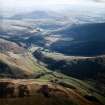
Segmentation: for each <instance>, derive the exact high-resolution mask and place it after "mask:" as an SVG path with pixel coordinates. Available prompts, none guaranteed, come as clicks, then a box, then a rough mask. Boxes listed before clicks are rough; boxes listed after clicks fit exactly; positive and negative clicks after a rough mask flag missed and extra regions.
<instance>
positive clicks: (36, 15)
mask: <svg viewBox="0 0 105 105" xmlns="http://www.w3.org/2000/svg"><path fill="white" fill-rule="evenodd" d="M10 18H11V19H24V18H25V19H48V18H57V19H59V18H63V17H62V16H60V15H59V14H58V13H56V12H52V11H33V12H28V13H20V14H16V15H14V16H12V17H10Z"/></svg>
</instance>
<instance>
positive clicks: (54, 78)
mask: <svg viewBox="0 0 105 105" xmlns="http://www.w3.org/2000/svg"><path fill="white" fill-rule="evenodd" d="M79 16H80V15H78V16H77V17H75V15H73V14H72V15H71V18H72V19H74V20H72V19H71V18H69V17H70V16H69V15H67V14H66V13H65V14H62V13H57V12H53V11H50V12H48V11H47V12H44V11H33V12H30V13H24V14H15V15H13V16H11V17H5V18H4V19H0V23H1V25H0V105H14V104H15V105H26V104H28V105H35V104H36V105H54V104H55V105H84V104H86V105H105V23H104V22H103V21H101V22H96V20H97V19H98V18H97V17H95V18H94V21H95V22H94V21H93V22H92V21H91V18H93V17H89V19H90V20H88V21H87V19H86V17H84V15H81V17H79ZM96 16H97V15H96ZM74 17H75V18H74ZM80 18H81V20H80ZM76 20H78V21H79V23H78V22H75V21H76ZM42 100H43V103H42Z"/></svg>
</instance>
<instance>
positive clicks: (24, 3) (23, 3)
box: [0, 0, 105, 13]
mask: <svg viewBox="0 0 105 105" xmlns="http://www.w3.org/2000/svg"><path fill="white" fill-rule="evenodd" d="M72 4H76V5H87V6H88V5H104V4H105V0H0V12H2V13H5V12H6V11H8V12H9V11H10V12H16V11H30V10H34V9H55V10H56V9H57V8H61V7H64V5H72Z"/></svg>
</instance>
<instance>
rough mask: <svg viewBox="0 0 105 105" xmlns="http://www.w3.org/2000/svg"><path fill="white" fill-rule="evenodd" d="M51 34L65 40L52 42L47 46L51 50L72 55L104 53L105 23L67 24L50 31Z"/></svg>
mask: <svg viewBox="0 0 105 105" xmlns="http://www.w3.org/2000/svg"><path fill="white" fill-rule="evenodd" d="M53 34H55V35H57V36H60V38H67V40H64V41H63V40H58V41H56V42H55V43H52V44H51V45H50V46H49V49H51V50H54V51H58V52H60V53H63V54H67V55H73V56H96V55H101V54H104V53H105V46H104V45H105V41H104V40H105V23H90V24H80V25H72V26H67V27H64V28H62V29H59V30H57V31H55V32H52V35H53ZM71 39H72V40H71ZM66 43H68V44H66ZM66 49H68V50H66Z"/></svg>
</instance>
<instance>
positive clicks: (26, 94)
mask: <svg viewBox="0 0 105 105" xmlns="http://www.w3.org/2000/svg"><path fill="white" fill-rule="evenodd" d="M2 85H3V86H4V90H5V89H8V90H7V93H4V90H3V91H0V93H2V94H1V95H0V97H7V96H8V99H6V100H4V99H1V100H0V103H1V104H2V105H5V104H8V105H14V103H15V105H19V104H20V105H26V104H27V103H28V105H34V104H36V103H37V104H38V105H46V104H47V105H53V104H56V105H59V104H60V105H68V104H69V105H84V103H85V104H86V105H102V103H101V102H100V101H99V99H98V98H100V97H101V96H98V95H97V98H96V97H95V96H94V94H96V93H95V92H93V95H92V94H88V93H87V92H88V91H91V90H87V92H85V91H84V92H83V91H82V93H81V91H80V90H79V88H78V87H74V86H72V85H66V84H63V83H60V85H58V84H56V83H54V84H53V83H49V82H42V81H35V80H0V86H2ZM7 87H8V88H7ZM81 87H82V86H81ZM11 89H12V90H11ZM15 90H16V91H17V92H16V93H15ZM82 90H84V89H82ZM10 97H11V98H10ZM12 97H16V98H12ZM42 100H43V102H42ZM21 101H22V103H21ZM101 101H102V100H101ZM103 101H104V100H103Z"/></svg>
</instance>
